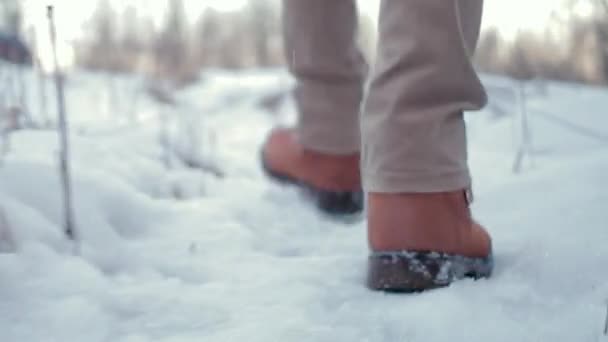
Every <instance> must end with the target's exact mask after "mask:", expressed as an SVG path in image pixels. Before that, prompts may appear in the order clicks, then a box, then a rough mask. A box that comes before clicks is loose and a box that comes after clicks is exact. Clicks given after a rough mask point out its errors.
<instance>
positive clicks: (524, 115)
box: [513, 81, 532, 173]
mask: <svg viewBox="0 0 608 342" xmlns="http://www.w3.org/2000/svg"><path fill="white" fill-rule="evenodd" d="M518 90H519V92H518V97H517V99H518V102H519V112H520V120H521V141H520V145H519V149H518V151H517V156H516V157H515V162H514V163H513V171H514V172H516V173H518V172H520V171H521V167H522V164H523V159H524V158H525V156H526V155H528V157H529V158H530V159H532V131H531V129H530V125H529V120H528V108H527V106H526V105H527V103H526V91H525V87H524V83H523V81H520V82H518Z"/></svg>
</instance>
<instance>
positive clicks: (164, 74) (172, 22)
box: [155, 0, 195, 85]
mask: <svg viewBox="0 0 608 342" xmlns="http://www.w3.org/2000/svg"><path fill="white" fill-rule="evenodd" d="M187 30H188V28H187V26H186V14H185V9H184V3H183V1H182V0H170V1H169V7H168V9H167V17H166V19H165V24H164V27H163V28H162V29H161V32H160V33H159V35H158V37H157V40H156V44H155V53H156V63H157V72H158V73H159V76H160V77H161V78H166V79H169V80H171V81H173V82H174V83H175V85H183V84H184V83H187V82H188V81H190V80H191V79H192V77H195V76H194V75H192V74H191V73H189V72H188V71H189V66H190V62H191V60H190V51H189V49H188V40H187V38H188V37H187V33H188V31H187Z"/></svg>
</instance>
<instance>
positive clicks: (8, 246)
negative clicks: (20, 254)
mask: <svg viewBox="0 0 608 342" xmlns="http://www.w3.org/2000/svg"><path fill="white" fill-rule="evenodd" d="M15 249H16V246H15V241H14V239H13V236H12V234H11V229H10V226H9V225H8V219H7V218H6V212H5V211H4V208H2V207H0V253H4V252H11V251H14V250H15Z"/></svg>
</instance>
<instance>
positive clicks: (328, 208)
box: [260, 153, 364, 221]
mask: <svg viewBox="0 0 608 342" xmlns="http://www.w3.org/2000/svg"><path fill="white" fill-rule="evenodd" d="M260 160H261V164H262V169H263V170H264V173H265V174H266V175H267V176H268V177H269V178H271V179H273V180H274V181H277V182H279V183H281V184H286V185H293V186H296V187H298V188H299V189H301V190H302V192H303V193H304V194H305V195H306V197H308V198H309V199H310V201H311V202H313V203H314V205H315V206H316V207H317V208H318V209H319V210H320V211H321V212H322V213H324V214H327V215H329V216H330V217H340V218H341V219H343V220H347V221H351V220H352V221H358V220H359V218H360V214H361V212H362V211H363V207H364V205H363V203H364V195H363V191H362V190H361V191H327V190H321V189H318V188H316V187H314V186H312V185H310V184H307V183H305V182H302V181H299V180H297V179H295V178H293V177H290V176H288V175H285V174H283V173H280V172H277V171H274V170H272V169H271V168H270V167H269V166H268V165H267V164H266V160H265V158H264V155H263V153H262V154H261V156H260Z"/></svg>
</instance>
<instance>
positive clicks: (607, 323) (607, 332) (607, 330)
mask: <svg viewBox="0 0 608 342" xmlns="http://www.w3.org/2000/svg"><path fill="white" fill-rule="evenodd" d="M604 335H605V336H606V335H608V302H606V319H605V321H604Z"/></svg>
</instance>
